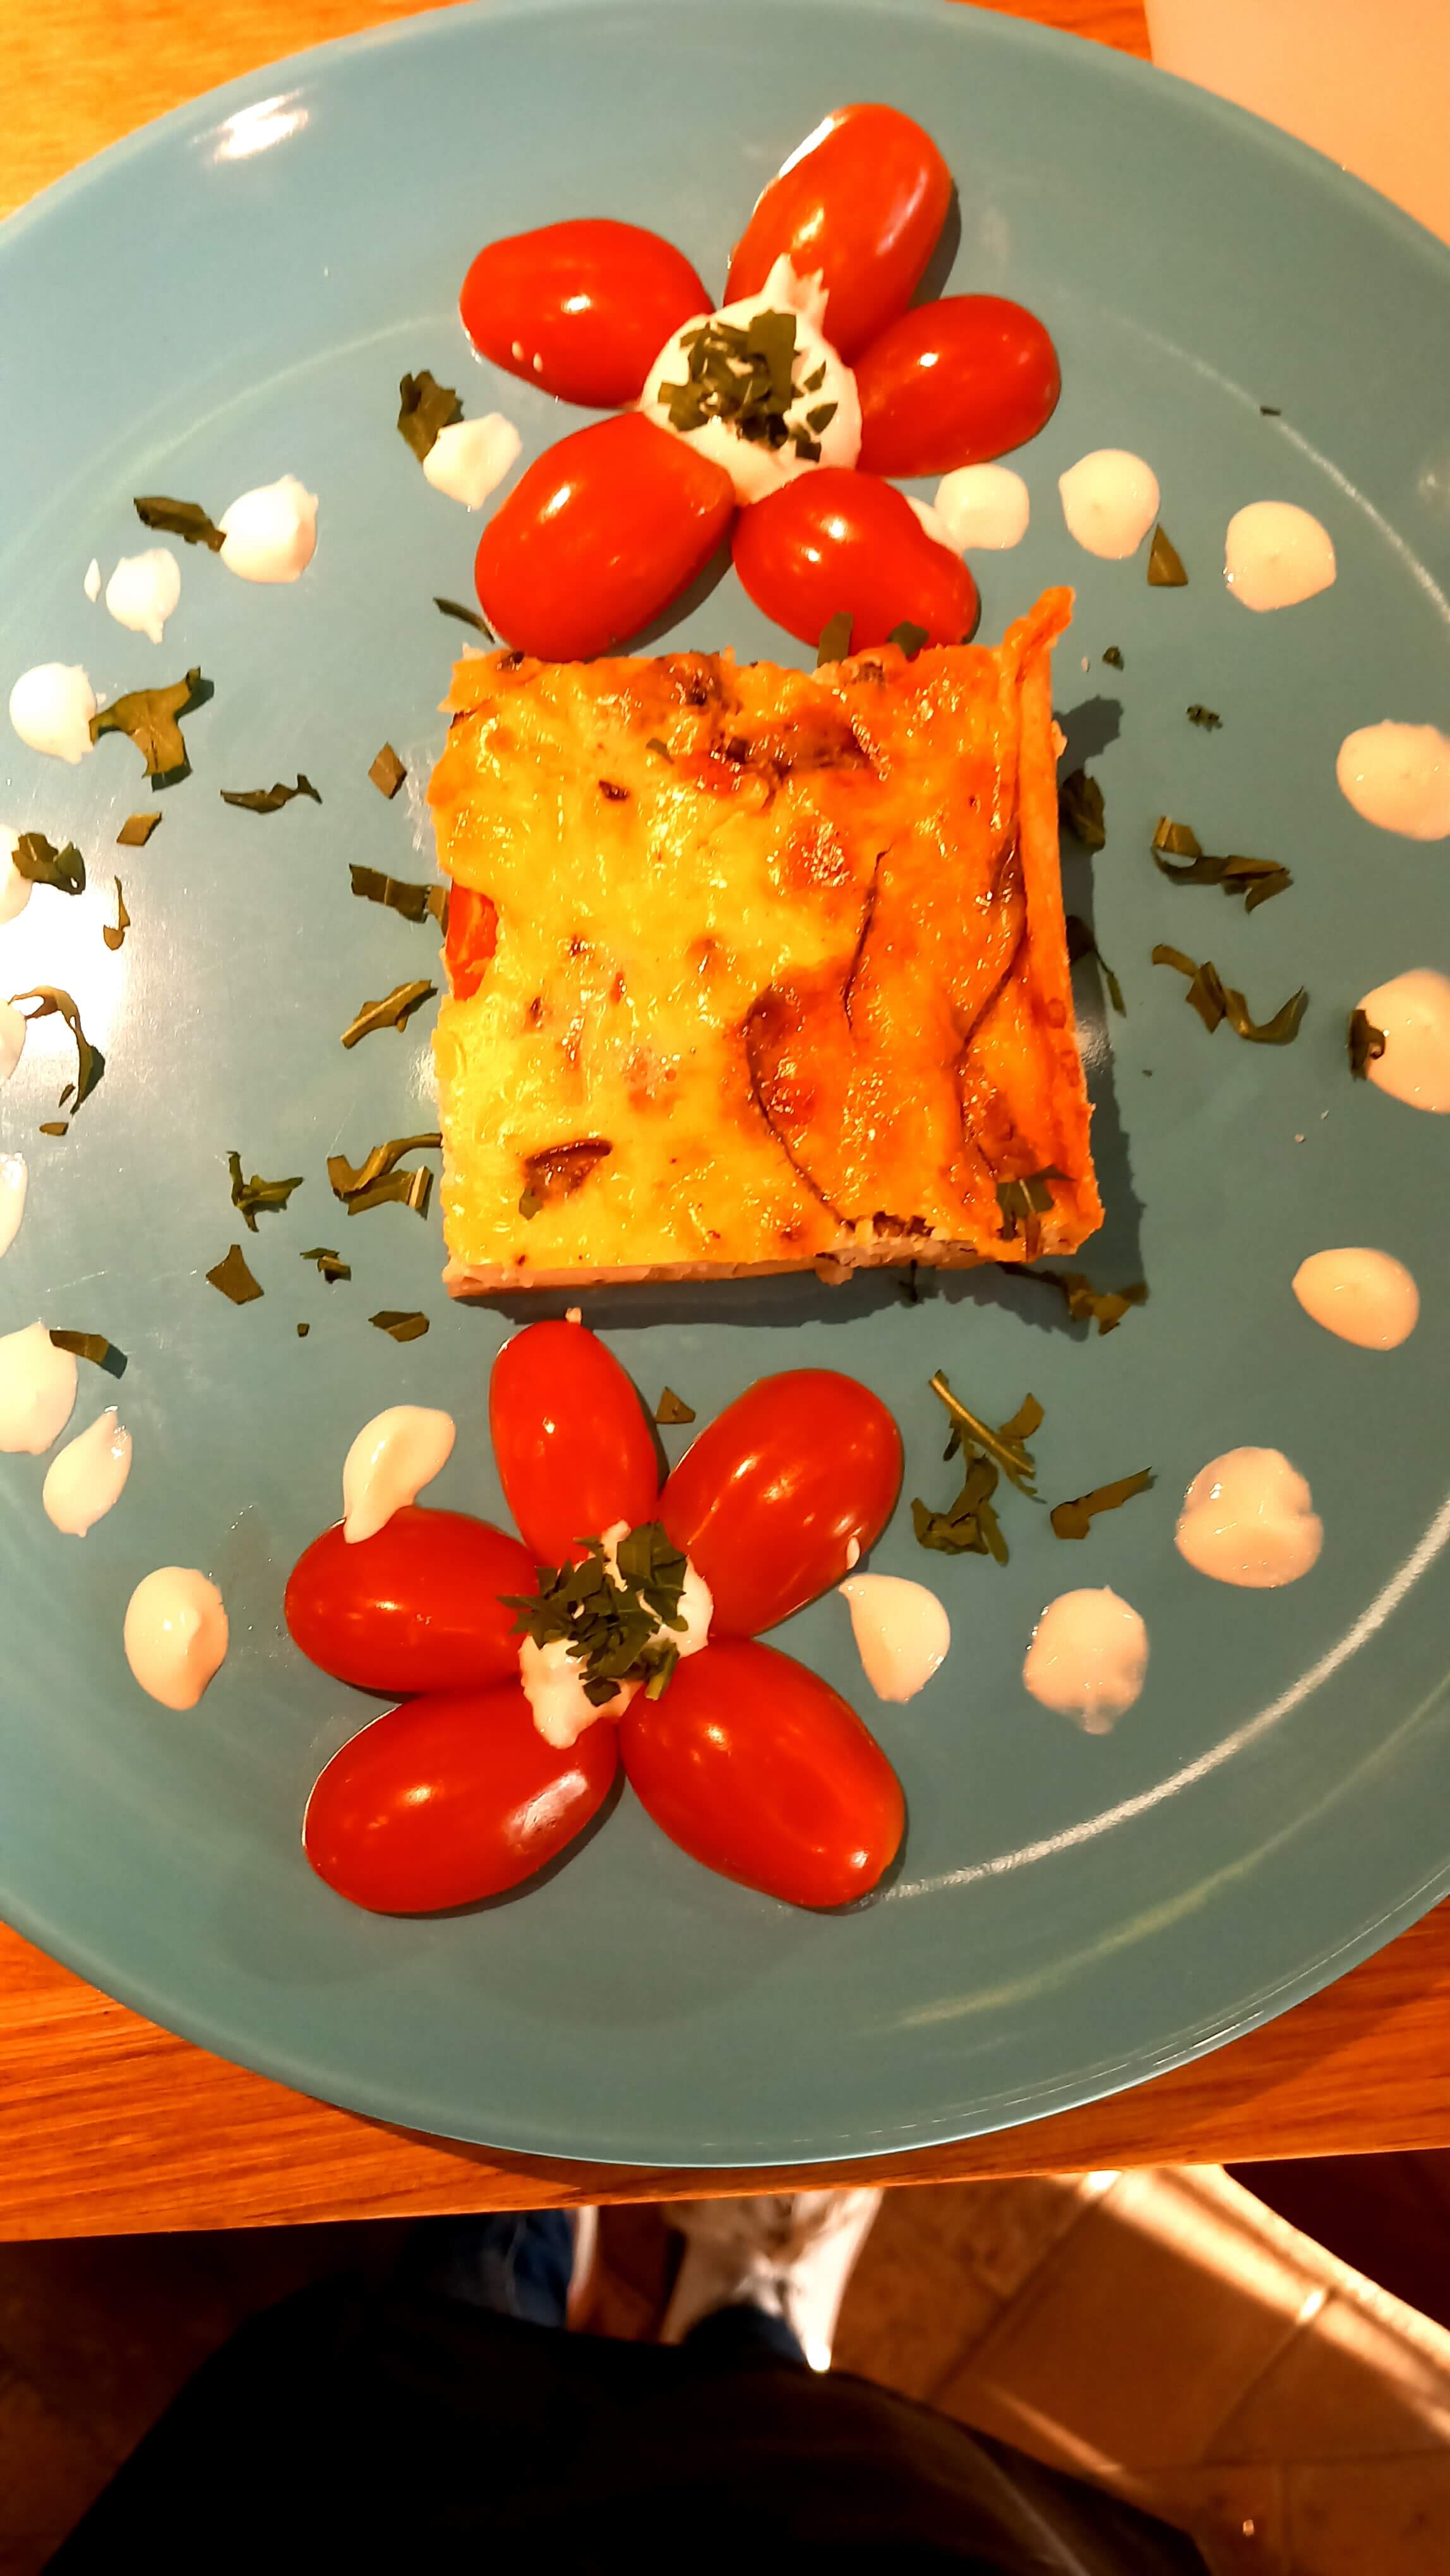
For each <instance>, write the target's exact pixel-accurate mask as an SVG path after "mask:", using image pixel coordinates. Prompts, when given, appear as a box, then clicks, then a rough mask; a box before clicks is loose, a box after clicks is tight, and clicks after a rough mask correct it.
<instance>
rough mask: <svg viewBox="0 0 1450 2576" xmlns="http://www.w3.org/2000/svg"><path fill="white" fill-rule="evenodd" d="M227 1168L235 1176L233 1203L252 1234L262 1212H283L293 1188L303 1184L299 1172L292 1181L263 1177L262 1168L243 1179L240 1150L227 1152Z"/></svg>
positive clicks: (233, 1177)
mask: <svg viewBox="0 0 1450 2576" xmlns="http://www.w3.org/2000/svg"><path fill="white" fill-rule="evenodd" d="M227 1169H228V1171H229V1172H230V1173H231V1176H232V1205H233V1207H234V1208H235V1209H236V1211H237V1214H238V1215H239V1216H240V1217H241V1219H242V1221H243V1223H244V1225H245V1226H246V1229H247V1232H248V1233H249V1234H255V1233H256V1231H257V1219H258V1217H259V1216H267V1215H273V1214H277V1213H280V1211H281V1210H282V1209H283V1208H285V1206H286V1204H287V1201H288V1200H289V1199H290V1197H291V1196H292V1193H293V1191H294V1190H300V1189H301V1187H302V1174H301V1173H300V1172H297V1173H295V1174H294V1175H293V1178H292V1179H291V1180H290V1181H264V1180H263V1178H262V1175H261V1173H260V1172H254V1173H253V1174H252V1177H251V1179H250V1180H249V1181H244V1180H243V1178H242V1158H241V1156H240V1154H228V1156H227Z"/></svg>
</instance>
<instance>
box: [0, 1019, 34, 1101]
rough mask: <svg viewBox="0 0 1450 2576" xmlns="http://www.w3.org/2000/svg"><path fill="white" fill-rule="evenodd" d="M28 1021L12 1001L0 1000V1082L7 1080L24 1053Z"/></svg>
mask: <svg viewBox="0 0 1450 2576" xmlns="http://www.w3.org/2000/svg"><path fill="white" fill-rule="evenodd" d="M29 1026H30V1022H29V1021H28V1020H27V1018H26V1016H25V1013H24V1012H23V1011H17V1009H16V1007H15V1005H14V1003H13V1002H0V1082H8V1081H9V1079H10V1076H11V1075H12V1073H13V1072H14V1071H15V1068H16V1066H17V1064H18V1063H19V1062H20V1059H21V1057H22V1056H23V1055H24V1053H25V1037H26V1031H27V1030H28V1029H29Z"/></svg>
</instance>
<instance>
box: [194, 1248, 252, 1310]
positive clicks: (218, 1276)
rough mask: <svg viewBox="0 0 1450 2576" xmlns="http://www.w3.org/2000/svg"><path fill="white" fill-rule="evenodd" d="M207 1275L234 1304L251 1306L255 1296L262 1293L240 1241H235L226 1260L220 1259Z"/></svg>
mask: <svg viewBox="0 0 1450 2576" xmlns="http://www.w3.org/2000/svg"><path fill="white" fill-rule="evenodd" d="M206 1275H207V1278H208V1279H209V1280H210V1282H211V1285H212V1286H213V1288H220V1290H221V1292H222V1295H223V1296H224V1297H229V1298H230V1299H231V1302H232V1304H233V1305H234V1306H249V1305H250V1304H251V1302H252V1299H253V1298H254V1297H260V1296H261V1294H262V1291H261V1289H260V1287H259V1286H258V1284H257V1282H256V1280H255V1279H254V1278H253V1277H252V1274H251V1272H250V1270H249V1269H248V1268H247V1263H246V1256H245V1254H244V1253H243V1251H242V1247H241V1245H240V1244H239V1243H234V1244H233V1245H232V1248H231V1250H230V1251H229V1253H228V1254H227V1257H226V1259H225V1261H219V1262H218V1263H217V1265H216V1268H215V1269H214V1270H209V1271H208V1272H207V1274H206Z"/></svg>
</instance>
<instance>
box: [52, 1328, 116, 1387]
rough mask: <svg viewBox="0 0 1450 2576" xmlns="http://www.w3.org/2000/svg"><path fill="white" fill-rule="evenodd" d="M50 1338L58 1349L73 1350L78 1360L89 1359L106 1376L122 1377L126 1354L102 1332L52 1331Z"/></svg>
mask: <svg viewBox="0 0 1450 2576" xmlns="http://www.w3.org/2000/svg"><path fill="white" fill-rule="evenodd" d="M50 1338H51V1340H52V1341H53V1342H54V1344H55V1347H56V1349H57V1350H58V1351H74V1353H75V1355H76V1358H77V1359H78V1360H89V1361H91V1363H92V1365H93V1366H94V1367H96V1368H99V1369H104V1370H105V1372H106V1375H107V1377H124V1376H125V1374H126V1354H125V1352H124V1351H118V1350H117V1348H116V1345H115V1343H114V1342H108V1341H107V1339H106V1336H105V1334H104V1333H62V1332H54V1331H52V1333H51V1336H50Z"/></svg>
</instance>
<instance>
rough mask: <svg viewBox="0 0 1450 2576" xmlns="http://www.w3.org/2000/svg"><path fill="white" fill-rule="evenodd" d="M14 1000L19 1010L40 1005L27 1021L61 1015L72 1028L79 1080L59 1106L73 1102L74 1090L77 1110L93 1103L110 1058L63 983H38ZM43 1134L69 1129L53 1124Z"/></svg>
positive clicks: (14, 995)
mask: <svg viewBox="0 0 1450 2576" xmlns="http://www.w3.org/2000/svg"><path fill="white" fill-rule="evenodd" d="M10 999H11V1002H12V1004H13V1005H14V1007H15V1008H16V1009H17V1010H19V1008H20V1005H21V1003H22V1002H35V1003H37V1004H38V1005H39V1007H38V1009H36V1010H33V1011H26V1012H25V1013H24V1014H23V1017H24V1018H26V1019H27V1020H48V1019H50V1018H51V1017H52V1015H53V1014H59V1016H60V1018H61V1019H63V1020H64V1022H65V1024H66V1027H67V1028H68V1029H69V1031H70V1033H71V1036H72V1037H73V1038H74V1039H75V1042H76V1078H75V1081H74V1083H73V1084H72V1083H67V1084H66V1087H65V1089H64V1091H63V1092H62V1093H61V1095H60V1102H59V1106H60V1107H61V1108H62V1109H63V1108H64V1107H65V1104H66V1102H67V1100H69V1099H70V1096H71V1093H72V1091H74V1093H75V1100H74V1103H73V1109H79V1107H80V1105H81V1102H82V1101H83V1100H89V1098H90V1096H91V1093H92V1092H93V1091H94V1090H95V1088H96V1085H97V1083H98V1082H99V1081H100V1079H101V1076H102V1074H103V1073H104V1072H105V1070H106V1059H105V1057H104V1056H103V1055H102V1053H101V1050H100V1048H99V1047H95V1046H92V1044H91V1042H90V1039H89V1038H88V1037H87V1036H86V1033H85V1030H84V1029H83V1028H82V1026H81V1015H80V1012H79V1011H78V1010H77V1008H76V1005H75V1003H74V1002H73V1000H72V999H71V996H70V994H69V993H67V992H64V991H63V990H62V988H61V986H60V985H59V984H37V985H35V986H34V987H33V988H32V989H31V991H30V992H28V993H12V994H11V996H10ZM41 1133H42V1135H53V1134H57V1133H58V1134H60V1135H64V1133H65V1129H64V1128H59V1129H57V1128H56V1127H55V1126H54V1125H53V1124H52V1125H51V1126H49V1127H44V1128H42V1130H41Z"/></svg>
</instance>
